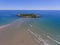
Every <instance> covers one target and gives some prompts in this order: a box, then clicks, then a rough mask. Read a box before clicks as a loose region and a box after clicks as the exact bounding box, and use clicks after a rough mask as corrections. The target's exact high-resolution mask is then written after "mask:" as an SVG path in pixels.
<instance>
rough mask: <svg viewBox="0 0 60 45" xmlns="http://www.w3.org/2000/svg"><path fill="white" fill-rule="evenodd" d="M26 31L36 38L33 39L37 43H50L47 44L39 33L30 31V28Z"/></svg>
mask: <svg viewBox="0 0 60 45" xmlns="http://www.w3.org/2000/svg"><path fill="white" fill-rule="evenodd" d="M30 27H32V25H30ZM28 31H29V32H30V33H31V34H32V35H34V36H35V37H36V38H37V39H35V40H36V41H37V42H38V43H40V42H43V45H50V44H48V43H47V42H46V41H45V40H44V39H42V38H41V36H40V35H39V34H37V33H34V32H32V31H31V30H30V29H28Z"/></svg>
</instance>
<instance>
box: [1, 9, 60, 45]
mask: <svg viewBox="0 0 60 45" xmlns="http://www.w3.org/2000/svg"><path fill="white" fill-rule="evenodd" d="M19 13H23V14H26V13H28V14H31V13H32V14H37V15H41V17H40V18H32V19H31V21H29V24H31V25H32V28H33V31H36V33H38V34H39V35H41V37H42V38H43V39H45V41H46V42H48V43H49V42H51V43H52V44H53V45H60V11H59V10H0V26H1V25H5V24H9V23H11V22H13V21H15V20H17V19H20V18H19V17H17V16H16V14H19ZM48 40H50V41H48ZM52 44H51V45H52Z"/></svg>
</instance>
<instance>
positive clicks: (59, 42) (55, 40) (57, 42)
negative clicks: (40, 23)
mask: <svg viewBox="0 0 60 45" xmlns="http://www.w3.org/2000/svg"><path fill="white" fill-rule="evenodd" d="M47 37H48V38H49V39H51V40H52V41H54V42H56V43H57V44H59V45H60V42H58V41H57V40H55V39H53V38H51V37H50V36H47Z"/></svg>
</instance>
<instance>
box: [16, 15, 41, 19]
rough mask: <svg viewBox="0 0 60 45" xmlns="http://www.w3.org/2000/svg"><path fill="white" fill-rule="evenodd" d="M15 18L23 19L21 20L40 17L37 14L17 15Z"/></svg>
mask: <svg viewBox="0 0 60 45" xmlns="http://www.w3.org/2000/svg"><path fill="white" fill-rule="evenodd" d="M16 16H18V17H23V18H39V17H41V16H38V15H37V14H17V15H16Z"/></svg>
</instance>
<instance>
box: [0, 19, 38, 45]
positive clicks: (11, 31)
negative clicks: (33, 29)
mask: <svg viewBox="0 0 60 45" xmlns="http://www.w3.org/2000/svg"><path fill="white" fill-rule="evenodd" d="M25 22H26V20H22V21H19V20H18V21H16V22H14V23H11V24H7V25H3V26H0V30H1V31H0V45H36V43H37V42H36V41H35V40H34V38H33V37H32V35H31V34H29V33H28V32H27V31H26V28H27V27H25V26H26V25H24V24H23V23H25Z"/></svg>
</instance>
